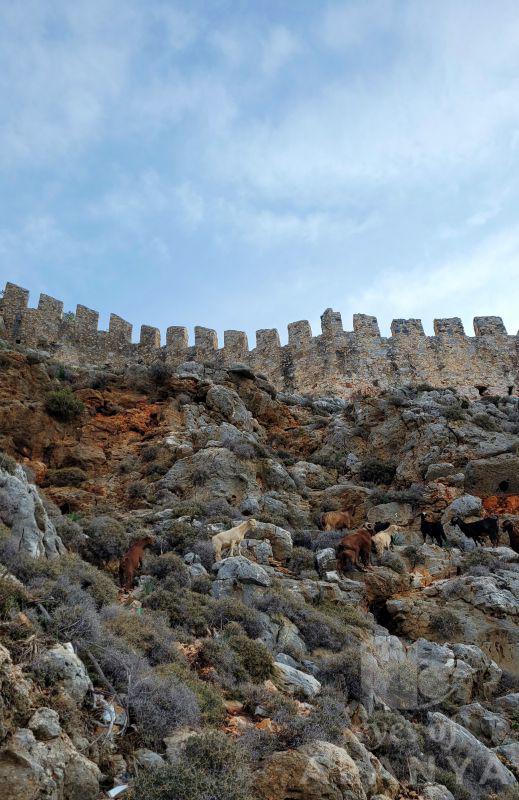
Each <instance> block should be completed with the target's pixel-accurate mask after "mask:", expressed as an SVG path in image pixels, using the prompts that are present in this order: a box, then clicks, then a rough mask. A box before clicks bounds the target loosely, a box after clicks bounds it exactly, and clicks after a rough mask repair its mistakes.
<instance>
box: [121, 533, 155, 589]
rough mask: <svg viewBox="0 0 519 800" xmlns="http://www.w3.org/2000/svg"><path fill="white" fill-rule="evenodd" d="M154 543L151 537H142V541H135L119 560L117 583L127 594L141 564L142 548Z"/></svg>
mask: <svg viewBox="0 0 519 800" xmlns="http://www.w3.org/2000/svg"><path fill="white" fill-rule="evenodd" d="M154 541H155V539H154V538H153V536H143V538H142V539H137V541H135V542H134V543H133V544H132V545H131V547H129V549H128V550H127V552H126V553H125V554H124V556H123V557H122V558H121V561H120V563H119V583H120V585H121V588H122V589H125V590H126V591H127V592H129V591H131V590H132V588H133V581H134V578H135V573H136V572H137V570H138V569H139V568H140V566H141V564H142V557H143V555H144V548H145V547H148V546H149V545H150V544H153V542H154Z"/></svg>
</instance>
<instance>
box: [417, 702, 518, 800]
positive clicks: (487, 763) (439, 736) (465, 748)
mask: <svg viewBox="0 0 519 800" xmlns="http://www.w3.org/2000/svg"><path fill="white" fill-rule="evenodd" d="M425 749H426V751H427V752H429V753H431V754H432V755H433V756H434V757H435V759H436V765H437V766H440V767H442V768H444V769H448V770H449V771H451V772H452V771H453V770H455V771H456V772H457V773H458V774H460V775H461V776H462V781H463V787H464V788H465V789H467V790H468V791H470V792H471V797H475V798H481V800H483V798H488V796H489V795H490V794H491V793H492V792H495V793H499V792H502V791H503V790H504V789H505V788H506V787H508V786H514V785H515V784H516V779H515V777H514V775H513V773H512V772H511V771H510V770H509V769H507V768H506V767H505V766H504V765H503V764H502V763H501V761H500V760H499V758H498V757H497V755H496V754H495V753H494V752H493V751H492V750H489V748H488V747H486V746H485V745H484V744H483V743H482V742H480V741H479V739H477V738H476V737H475V736H474V735H473V734H472V733H470V732H469V731H468V730H467V729H466V728H464V727H463V726H462V725H459V724H458V723H457V722H454V720H451V719H449V718H448V717H446V716H445V715H444V714H441V713H440V712H429V713H428V715H427V726H426V728H425Z"/></svg>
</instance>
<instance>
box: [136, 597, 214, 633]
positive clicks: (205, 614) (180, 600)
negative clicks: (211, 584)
mask: <svg viewBox="0 0 519 800" xmlns="http://www.w3.org/2000/svg"><path fill="white" fill-rule="evenodd" d="M213 603H214V600H213V599H212V597H207V596H204V595H201V594H197V593H196V592H192V591H190V590H189V589H178V590H177V591H168V590H167V589H156V590H155V591H154V592H152V593H151V594H149V595H148V596H147V597H146V598H144V600H143V603H142V604H143V606H144V607H145V608H151V609H153V610H155V611H164V612H166V614H167V615H168V619H169V624H170V625H171V627H172V628H179V629H182V630H184V631H186V632H187V633H190V634H192V635H193V636H204V635H205V634H206V633H207V629H208V627H209V624H210V619H211V606H212V604H213Z"/></svg>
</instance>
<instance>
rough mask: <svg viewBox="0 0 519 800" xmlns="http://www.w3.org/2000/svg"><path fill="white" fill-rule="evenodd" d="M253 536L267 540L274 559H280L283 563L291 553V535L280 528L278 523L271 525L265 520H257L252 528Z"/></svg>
mask: <svg viewBox="0 0 519 800" xmlns="http://www.w3.org/2000/svg"><path fill="white" fill-rule="evenodd" d="M254 536H255V537H256V538H257V539H268V540H269V542H270V544H271V547H272V553H273V555H274V558H275V559H276V561H280V562H281V563H282V564H284V563H285V562H286V561H288V560H289V558H290V556H291V555H292V548H293V544H292V535H291V534H290V532H289V531H286V530H285V529H284V528H280V527H279V526H278V525H271V524H270V523H267V522H259V523H258V525H257V527H256V528H255V529H254Z"/></svg>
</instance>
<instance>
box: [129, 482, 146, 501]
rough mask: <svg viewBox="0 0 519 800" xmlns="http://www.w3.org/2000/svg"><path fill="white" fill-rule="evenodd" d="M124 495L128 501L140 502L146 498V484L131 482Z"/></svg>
mask: <svg viewBox="0 0 519 800" xmlns="http://www.w3.org/2000/svg"><path fill="white" fill-rule="evenodd" d="M126 494H127V496H128V499H129V500H142V499H143V498H144V497H146V484H145V483H144V482H143V481H132V482H131V483H129V484H128V487H127V489H126Z"/></svg>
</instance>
